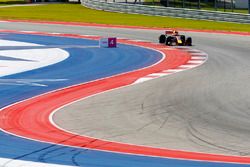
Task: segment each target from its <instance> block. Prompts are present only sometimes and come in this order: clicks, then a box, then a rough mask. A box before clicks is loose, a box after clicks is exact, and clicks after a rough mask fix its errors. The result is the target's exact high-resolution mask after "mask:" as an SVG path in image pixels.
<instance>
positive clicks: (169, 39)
mask: <svg viewBox="0 0 250 167" xmlns="http://www.w3.org/2000/svg"><path fill="white" fill-rule="evenodd" d="M165 44H166V45H168V46H171V45H172V37H171V36H169V37H167V39H166V43H165Z"/></svg>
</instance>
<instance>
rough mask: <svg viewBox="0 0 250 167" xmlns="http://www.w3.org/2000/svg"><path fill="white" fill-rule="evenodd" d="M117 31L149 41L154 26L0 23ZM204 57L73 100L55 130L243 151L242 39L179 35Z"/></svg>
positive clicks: (245, 45)
mask: <svg viewBox="0 0 250 167" xmlns="http://www.w3.org/2000/svg"><path fill="white" fill-rule="evenodd" d="M6 27H12V29H17V30H22V29H26V30H31V31H32V30H36V31H39V30H40V31H41V30H43V31H49V32H64V33H77V34H89V35H106V36H117V37H124V38H130V39H141V40H149V41H152V42H156V40H157V37H158V35H159V34H160V33H162V31H156V30H153V31H150V30H136V29H134V30H128V29H112V28H110V29H105V28H93V27H89V28H88V27H65V26H59V25H57V26H52V25H39V26H38V25H32V24H25V25H22V24H20V23H19V24H18V25H15V23H6V24H4V25H3V24H2V25H1V26H0V28H3V29H6ZM186 34H188V35H190V36H192V37H193V40H194V44H195V46H194V47H193V48H195V49H199V50H202V51H204V52H206V53H207V54H208V55H209V59H208V61H207V62H206V63H205V64H203V65H202V66H199V67H197V68H195V69H191V70H188V71H184V72H180V73H175V74H173V75H169V76H166V77H162V78H159V79H155V80H151V81H148V82H144V83H141V84H136V85H132V86H130V87H126V88H122V89H117V90H113V91H111V92H106V93H103V94H100V95H97V96H94V97H90V98H88V99H85V100H83V101H79V102H76V103H73V104H71V105H69V106H66V107H64V108H63V109H61V110H59V111H57V112H56V114H55V115H54V117H53V119H54V121H55V123H56V124H57V125H59V126H60V127H62V128H64V129H66V130H69V131H72V132H75V133H78V134H81V135H87V136H91V137H96V138H101V139H106V140H112V141H117V142H125V143H131V144H140V145H147V146H153V147H162V148H169V149H178V150H187V151H195V152H206V153H219V154H226V155H240V156H249V151H250V143H249V137H250V133H249V132H250V130H249V125H250V122H249V117H250V110H249V109H250V106H249V104H250V86H249V81H250V77H249V70H250V66H249V62H250V57H249V51H250V49H249V44H250V37H249V36H237V35H228V34H226V35H220V34H206V33H194V32H193V33H186Z"/></svg>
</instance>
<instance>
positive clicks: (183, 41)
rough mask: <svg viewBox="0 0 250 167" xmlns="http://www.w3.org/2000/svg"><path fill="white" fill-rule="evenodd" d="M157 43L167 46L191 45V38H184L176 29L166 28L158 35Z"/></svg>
mask: <svg viewBox="0 0 250 167" xmlns="http://www.w3.org/2000/svg"><path fill="white" fill-rule="evenodd" d="M159 43H162V44H165V45H169V46H192V38H191V37H187V38H186V37H185V35H180V34H179V32H178V31H176V30H168V31H165V34H162V35H160V37H159Z"/></svg>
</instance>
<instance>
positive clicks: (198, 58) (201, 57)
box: [191, 56, 207, 61]
mask: <svg viewBox="0 0 250 167" xmlns="http://www.w3.org/2000/svg"><path fill="white" fill-rule="evenodd" d="M206 58H207V57H205V56H200V57H198V56H192V58H191V60H201V61H202V60H205V59H206Z"/></svg>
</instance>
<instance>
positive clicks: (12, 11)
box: [0, 4, 250, 32]
mask: <svg viewBox="0 0 250 167" xmlns="http://www.w3.org/2000/svg"><path fill="white" fill-rule="evenodd" d="M0 19H29V20H50V21H70V22H87V23H101V24H115V25H130V26H145V27H165V28H187V29H206V30H226V31H245V32H250V24H236V23H223V22H214V21H198V20H190V19H177V18H170V17H157V16H144V15H136V14H121V13H113V12H104V11H98V10H92V9H88V8H85V7H83V6H81V5H79V4H51V5H41V6H23V7H11V8H2V9H0Z"/></svg>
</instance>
